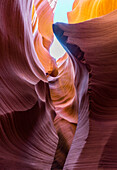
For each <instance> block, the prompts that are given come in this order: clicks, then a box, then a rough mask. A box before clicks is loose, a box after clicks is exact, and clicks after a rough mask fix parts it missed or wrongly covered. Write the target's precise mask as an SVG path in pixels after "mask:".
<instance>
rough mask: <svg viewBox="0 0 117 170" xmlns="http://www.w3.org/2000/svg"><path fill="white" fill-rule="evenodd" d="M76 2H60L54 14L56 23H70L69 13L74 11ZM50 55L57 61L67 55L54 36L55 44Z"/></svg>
mask: <svg viewBox="0 0 117 170" xmlns="http://www.w3.org/2000/svg"><path fill="white" fill-rule="evenodd" d="M73 2H74V0H58V1H57V5H56V9H55V14H54V23H56V22H64V23H68V19H67V12H69V11H71V10H72V5H73ZM50 54H51V56H52V57H54V58H55V59H58V58H60V57H62V56H63V55H64V54H65V50H64V49H63V47H62V46H61V45H60V43H59V42H58V40H57V39H56V37H55V36H54V41H53V44H52V45H51V47H50Z"/></svg>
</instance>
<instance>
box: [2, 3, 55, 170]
mask: <svg viewBox="0 0 117 170" xmlns="http://www.w3.org/2000/svg"><path fill="white" fill-rule="evenodd" d="M35 3H36V2H35ZM43 3H45V1H44V2H43ZM46 3H48V1H46ZM48 8H50V9H51V7H50V6H49V5H48ZM51 12H52V11H51ZM0 18H1V22H0V169H1V170H3V169H6V170H7V169H8V170H9V169H11V170H18V169H19V170H25V169H31V170H32V169H39V170H43V169H51V166H52V162H53V160H54V155H55V151H56V148H57V143H58V137H57V134H56V131H55V128H54V125H53V121H52V120H53V119H54V117H55V111H54V108H53V105H52V102H51V100H50V95H49V88H48V83H47V77H46V75H45V73H46V72H45V70H46V69H45V70H44V67H43V66H42V64H41V63H40V61H39V60H38V56H37V54H36V52H35V48H36V47H34V43H33V42H35V41H36V40H35V39H36V38H38V39H39V38H40V39H42V35H41V33H40V35H39V34H38V35H37V36H36V38H35V36H34V34H33V32H32V26H31V18H32V1H31V0H26V1H24V0H6V1H4V0H2V1H1V2H0ZM35 29H36V28H35ZM43 34H44V33H43ZM38 46H39V45H38ZM41 48H42V51H43V49H44V47H43V46H41ZM44 50H45V49H44ZM46 51H47V50H46ZM46 53H47V52H46ZM40 55H41V54H40ZM42 57H43V56H42ZM46 62H47V61H46Z"/></svg>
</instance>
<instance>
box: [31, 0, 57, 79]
mask: <svg viewBox="0 0 117 170" xmlns="http://www.w3.org/2000/svg"><path fill="white" fill-rule="evenodd" d="M54 8H55V7H54ZM54 8H52V7H51V6H50V4H49V2H48V1H47V0H41V1H37V0H35V1H34V4H33V8H32V32H33V37H34V46H35V50H36V53H37V56H38V58H39V60H40V62H41V64H42V65H43V67H44V69H45V72H46V73H47V74H50V75H51V76H56V75H57V74H58V71H57V64H56V61H55V59H54V58H53V57H52V56H51V55H50V54H49V48H50V45H51V43H52V42H53V31H52V24H53V17H54V13H53V10H54Z"/></svg>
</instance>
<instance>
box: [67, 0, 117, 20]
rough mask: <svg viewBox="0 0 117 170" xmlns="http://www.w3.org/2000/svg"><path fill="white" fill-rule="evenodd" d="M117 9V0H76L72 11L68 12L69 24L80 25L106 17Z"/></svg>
mask: <svg viewBox="0 0 117 170" xmlns="http://www.w3.org/2000/svg"><path fill="white" fill-rule="evenodd" d="M115 9H117V1H116V0H111V1H110V0H75V1H74V4H73V8H72V11H71V12H68V20H69V23H79V22H83V21H86V20H88V19H92V18H96V17H100V16H103V15H106V14H108V13H110V12H112V11H114V10H115Z"/></svg>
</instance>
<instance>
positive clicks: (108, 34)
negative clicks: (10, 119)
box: [54, 10, 117, 170]
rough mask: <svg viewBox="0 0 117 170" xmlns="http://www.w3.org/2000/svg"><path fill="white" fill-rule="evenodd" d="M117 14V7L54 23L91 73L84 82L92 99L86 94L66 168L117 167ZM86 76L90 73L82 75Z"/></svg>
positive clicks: (66, 45)
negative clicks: (81, 19)
mask: <svg viewBox="0 0 117 170" xmlns="http://www.w3.org/2000/svg"><path fill="white" fill-rule="evenodd" d="M116 16H117V10H115V11H114V12H112V13H110V14H108V15H105V16H103V17H100V18H96V19H92V20H89V21H86V22H82V23H79V24H71V25H70V24H62V23H57V24H55V25H54V32H55V34H56V36H57V37H58V39H59V41H60V42H61V44H62V45H63V47H64V48H65V49H66V51H67V52H68V54H69V55H70V56H71V58H72V60H74V61H75V62H76V63H77V66H76V67H79V63H80V64H81V65H84V68H86V69H87V71H88V72H89V73H88V74H89V76H90V79H89V83H88V82H86V83H85V85H84V83H83V85H84V87H85V88H87V84H88V90H89V102H87V95H85V97H84V96H82V100H83V102H82V103H83V104H79V111H78V114H79V119H78V125H77V129H76V133H75V137H74V140H73V143H72V146H71V148H70V151H69V154H68V157H67V160H66V162H65V166H64V169H83V170H85V169H92V170H94V169H106V168H108V169H117V160H116V157H117V154H116V152H114V149H113V147H115V148H116V147H117V143H116V142H114V141H113V140H114V138H116V137H117V134H116V133H115V131H116V128H117V114H116V113H117V67H116V66H117V59H116V58H117V45H116V44H117V29H116V28H117V20H116ZM65 37H66V38H65ZM71 47H72V48H71ZM74 49H77V50H76V51H77V52H76V53H74ZM81 53H82V54H84V55H81ZM73 57H75V59H74V58H73ZM84 68H83V71H84ZM78 75H79V74H78V72H77V76H78ZM84 76H86V73H85V74H84V75H83V76H82V79H83V77H84ZM85 80H86V77H85ZM80 82H81V81H80ZM79 90H80V91H81V89H79V88H77V91H78V93H79ZM85 94H86V93H85ZM88 103H89V116H88V110H87V109H88V108H87V107H86V106H88ZM73 158H74V159H73Z"/></svg>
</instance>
